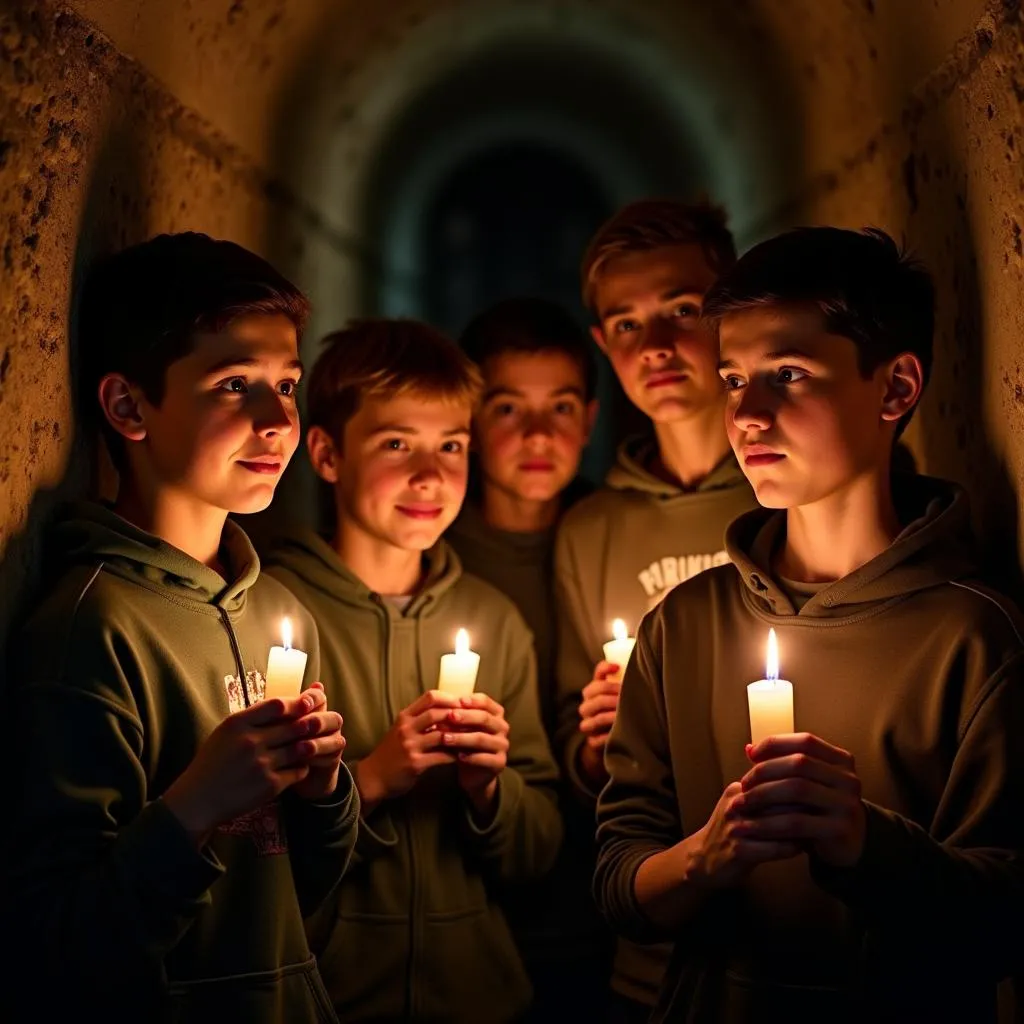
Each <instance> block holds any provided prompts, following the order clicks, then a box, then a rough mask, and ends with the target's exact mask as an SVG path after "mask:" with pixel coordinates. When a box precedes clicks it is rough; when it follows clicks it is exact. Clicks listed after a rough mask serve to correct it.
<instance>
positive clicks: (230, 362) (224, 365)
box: [206, 356, 302, 375]
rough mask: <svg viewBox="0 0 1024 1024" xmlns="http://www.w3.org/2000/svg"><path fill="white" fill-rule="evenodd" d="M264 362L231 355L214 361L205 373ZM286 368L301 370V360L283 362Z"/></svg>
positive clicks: (257, 364)
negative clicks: (216, 361)
mask: <svg viewBox="0 0 1024 1024" xmlns="http://www.w3.org/2000/svg"><path fill="white" fill-rule="evenodd" d="M263 362H266V360H262V359H254V358H253V357H252V356H242V357H237V356H232V357H228V358H227V359H222V360H221V361H220V362H219V363H214V365H213V366H211V367H210V368H209V369H208V370H207V371H206V373H207V375H210V374H214V373H223V372H224V371H225V370H230V369H233V368H234V367H236V366H259V365H260V364H261V363H263ZM285 369H287V370H299V371H301V370H302V360H301V359H292V360H290V361H289V362H288V363H286V364H285Z"/></svg>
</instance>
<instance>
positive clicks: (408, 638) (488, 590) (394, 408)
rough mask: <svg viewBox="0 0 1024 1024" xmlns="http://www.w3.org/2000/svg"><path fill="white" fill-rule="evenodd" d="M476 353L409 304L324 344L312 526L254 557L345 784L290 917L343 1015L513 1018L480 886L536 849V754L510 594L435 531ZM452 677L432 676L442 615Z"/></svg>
mask: <svg viewBox="0 0 1024 1024" xmlns="http://www.w3.org/2000/svg"><path fill="white" fill-rule="evenodd" d="M479 388H480V378H479V374H478V373H477V370H476V368H475V367H474V366H473V364H472V363H471V362H470V360H469V359H468V358H467V357H466V356H465V354H464V353H462V352H461V351H460V350H459V348H458V347H457V346H456V345H455V344H454V342H452V341H450V340H449V339H448V338H446V337H444V336H443V335H440V334H438V333H437V332H436V331H434V330H432V329H431V328H429V327H427V326H426V325H425V324H419V323H416V322H415V321H402V320H397V321H394V320H367V321H360V322H357V323H355V324H352V325H351V326H350V327H348V328H347V329H345V330H343V331H339V332H338V333H337V334H335V335H332V336H330V337H329V338H328V339H327V342H326V346H325V348H324V350H323V352H322V353H321V355H320V358H319V359H318V360H317V363H316V366H315V367H314V368H313V372H312V374H311V376H310V386H309V392H308V396H309V402H308V412H309V418H310V423H311V426H310V429H309V431H308V434H307V444H308V447H309V453H310V457H311V460H312V463H313V468H314V469H315V470H316V472H317V474H318V475H319V476H320V478H321V479H322V480H324V481H325V482H326V483H328V484H329V485H330V486H331V490H332V492H333V497H334V506H335V519H334V522H333V524H332V530H331V533H330V534H329V536H328V538H326V539H325V538H323V537H321V536H319V535H318V534H316V533H313V532H312V531H299V532H298V533H296V534H295V535H294V536H292V537H290V538H288V539H286V540H285V541H283V542H282V543H281V544H280V546H279V547H278V548H277V549H276V550H275V551H274V552H273V553H272V555H271V557H270V558H269V559H268V565H269V566H270V571H272V572H273V573H274V574H275V575H276V576H277V577H278V579H280V580H281V581H282V582H283V583H285V584H286V585H287V586H288V587H289V588H290V589H291V590H292V591H293V592H294V593H295V594H296V595H297V596H298V597H299V598H300V600H301V601H302V602H303V604H304V605H306V607H308V608H309V609H310V611H312V613H313V614H314V616H315V618H316V619H317V624H318V626H319V629H320V648H321V655H322V658H323V664H324V667H325V670H324V675H325V680H326V681H327V685H328V687H330V692H331V695H332V696H334V697H335V699H336V700H337V701H338V702H339V703H340V704H341V705H343V706H344V708H345V713H346V716H347V721H346V730H347V733H348V739H349V752H350V760H349V763H350V764H351V765H352V766H353V768H352V770H353V774H354V775H355V778H356V783H357V785H358V787H359V792H360V796H361V798H362V807H363V818H362V821H361V824H360V839H359V844H358V846H357V849H356V861H355V863H354V864H353V866H352V868H351V870H350V871H349V873H348V875H347V876H346V878H345V880H344V881H343V882H342V883H341V885H340V886H339V887H338V890H337V893H336V896H335V898H334V900H333V901H332V902H331V904H330V905H329V906H327V907H325V908H324V911H323V913H322V915H321V917H320V919H319V920H318V921H315V922H314V923H313V925H312V932H313V934H314V937H315V945H316V947H317V951H318V957H319V961H320V967H321V971H322V972H323V976H324V980H325V982H326V984H327V987H328V989H329V991H330V994H331V998H332V1000H333V1002H334V1005H335V1007H336V1008H337V1010H338V1014H339V1016H340V1017H341V1018H342V1019H343V1020H345V1021H393V1020H414V1021H442V1020H443V1021H447V1022H451V1024H475V1022H477V1021H493V1022H502V1021H510V1022H511V1021H515V1020H518V1019H520V1018H521V1016H522V1014H523V1012H524V1010H525V1009H526V1006H527V1004H528V1003H529V999H530V985H529V981H528V979H527V977H526V974H525V972H524V970H523V965H522V962H521V959H520V956H519V954H518V952H517V950H516V948H515V945H514V943H513V941H512V938H511V935H510V934H509V929H508V925H507V923H506V921H505V918H504V915H503V913H502V910H501V907H500V904H499V902H498V899H497V896H498V894H499V892H500V891H501V890H502V889H503V888H504V887H505V886H508V885H519V884H525V883H528V882H531V881H533V880H536V879H538V878H540V877H541V876H543V875H544V874H545V873H546V872H547V871H548V870H549V869H550V868H551V866H552V864H553V863H554V861H555V858H556V857H557V855H558V848H559V844H560V841H561V833H562V827H561V821H560V819H559V815H558V808H557V803H556V798H555V782H556V779H557V770H556V767H555V764H554V760H553V759H552V756H551V752H550V750H549V747H548V743H547V738H546V737H545V735H544V729H543V726H542V724H541V720H540V715H539V713H538V707H537V681H536V667H535V659H534V654H533V645H532V644H531V642H530V634H529V631H528V630H527V628H526V626H525V624H524V623H523V621H522V618H521V617H520V615H519V614H518V613H517V612H516V609H515V606H514V605H513V604H512V603H511V602H510V601H509V600H508V599H507V598H506V597H504V596H503V595H502V594H500V593H499V592H498V591H496V590H494V589H493V588H492V587H490V586H489V585H488V584H486V583H484V582H483V581H482V580H478V579H475V578H474V577H472V576H470V575H468V574H465V573H463V572H462V567H461V565H460V563H459V560H458V557H457V556H456V555H455V553H454V552H453V551H452V550H451V549H450V548H449V547H448V545H447V544H445V543H444V542H443V541H441V540H440V538H441V534H442V533H443V532H444V530H445V528H446V527H447V526H448V525H450V523H451V522H452V520H453V519H454V518H455V516H456V514H457V513H458V511H459V507H460V505H461V504H462V500H463V496H464V494H465V490H466V478H467V473H468V447H469V434H470V418H471V414H472V409H473V405H474V403H475V401H476V399H477V397H478V395H479ZM462 629H465V630H466V631H467V632H468V639H469V643H470V644H471V646H472V649H473V650H474V651H475V652H477V653H478V655H479V664H478V666H477V670H476V677H475V687H474V689H473V692H472V693H466V692H462V693H457V692H454V691H453V690H452V689H451V687H450V686H449V685H448V684H446V685H445V687H444V689H443V690H442V689H440V688H439V687H440V685H441V683H442V680H441V678H440V676H439V668H440V665H441V658H442V656H443V655H445V654H448V653H451V652H452V650H453V645H454V644H455V643H456V642H457V635H458V632H459V631H460V630H462Z"/></svg>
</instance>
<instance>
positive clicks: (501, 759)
mask: <svg viewBox="0 0 1024 1024" xmlns="http://www.w3.org/2000/svg"><path fill="white" fill-rule="evenodd" d="M458 762H459V764H465V765H470V766H471V767H473V768H486V769H487V771H489V772H493V773H494V774H495V775H497V774H498V773H499V772H501V771H503V770H504V768H505V766H506V764H507V763H508V762H507V761H506V759H505V755H504V754H485V753H475V754H472V753H462V754H459V756H458Z"/></svg>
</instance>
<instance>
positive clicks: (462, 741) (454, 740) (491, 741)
mask: <svg viewBox="0 0 1024 1024" xmlns="http://www.w3.org/2000/svg"><path fill="white" fill-rule="evenodd" d="M444 745H445V747H446V748H449V749H451V748H454V749H456V750H483V751H490V752H492V753H497V752H498V751H503V750H508V740H507V739H505V737H504V736H496V735H494V733H490V732H446V733H444Z"/></svg>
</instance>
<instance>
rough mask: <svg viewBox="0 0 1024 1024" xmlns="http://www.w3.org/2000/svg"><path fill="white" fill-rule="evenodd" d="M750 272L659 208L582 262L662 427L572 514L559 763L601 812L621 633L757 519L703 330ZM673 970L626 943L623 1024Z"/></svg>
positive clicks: (619, 1003)
mask: <svg viewBox="0 0 1024 1024" xmlns="http://www.w3.org/2000/svg"><path fill="white" fill-rule="evenodd" d="M735 261H736V249H735V246H734V244H733V240H732V235H731V234H730V233H729V231H728V229H727V227H726V224H725V215H724V213H723V212H722V211H721V210H720V209H718V208H716V207H713V206H709V205H707V204H697V205H693V206H686V205H683V204H681V203H676V202H667V201H654V200H646V201H642V202H637V203H632V204H630V205H629V206H626V207H624V208H623V209H622V210H620V211H619V212H618V213H617V214H616V215H615V216H614V217H612V219H611V220H610V221H608V223H607V224H605V225H604V226H602V227H601V229H600V230H599V231H598V232H597V234H596V235H595V236H594V239H593V241H592V242H591V244H590V247H589V248H588V250H587V253H586V255H585V256H584V258H583V267H582V276H583V293H584V302H585V303H586V305H587V306H588V307H589V308H590V309H591V311H592V312H593V314H594V317H595V319H596V321H597V324H596V326H594V327H593V328H592V334H593V337H594V340H595V341H596V342H597V345H598V346H599V347H600V348H601V350H602V351H603V352H604V353H605V354H606V355H607V356H608V359H609V360H610V362H611V365H612V368H613V369H614V371H615V373H616V376H617V377H618V378H619V382H620V383H621V385H622V387H623V390H624V391H625V392H626V395H627V396H628V398H629V399H630V401H631V402H632V403H633V404H634V405H635V406H636V407H637V408H638V409H639V410H640V411H641V412H642V413H644V414H645V415H647V416H649V417H650V420H651V425H652V431H651V432H650V433H649V434H643V435H640V436H638V437H633V438H630V439H628V440H627V441H626V442H625V443H624V444H623V445H622V447H621V449H620V450H619V453H618V457H617V460H616V464H615V465H614V466H613V467H612V469H611V472H610V473H609V474H608V478H607V480H606V481H605V486H604V487H603V488H602V489H601V490H599V491H597V492H595V493H594V494H592V495H590V496H589V497H588V498H585V499H584V500H582V501H580V502H579V503H578V504H577V505H575V506H574V507H573V508H572V509H571V510H570V511H569V512H568V513H567V514H566V516H565V518H564V519H563V521H562V525H561V528H560V530H559V535H558V540H557V543H556V548H555V576H556V585H557V593H558V604H557V608H558V626H559V628H558V654H557V684H558V704H557V716H558V735H557V738H558V743H557V747H558V750H559V753H560V755H561V758H562V763H563V767H564V770H565V773H566V776H567V778H568V780H569V782H570V784H571V786H572V788H573V789H574V791H575V793H576V795H577V797H578V798H579V800H581V801H582V803H583V805H584V807H585V808H586V809H587V810H588V811H591V812H592V809H593V807H594V802H595V801H596V799H597V794H598V793H599V792H600V790H601V787H602V786H603V785H604V783H605V782H606V781H607V773H606V772H605V767H604V746H605V743H606V742H607V739H608V732H609V730H610V729H611V726H612V722H613V721H614V720H615V708H616V705H617V704H618V699H619V687H620V685H621V683H620V680H621V678H622V675H621V670H622V669H623V668H624V667H625V666H623V665H619V666H615V665H612V664H610V663H609V662H607V661H605V660H604V656H603V651H602V645H603V643H604V641H606V640H610V639H611V638H612V624H613V621H614V620H615V619H621V620H622V621H623V623H624V625H625V626H626V628H627V629H628V631H629V632H631V633H632V632H634V631H635V630H636V628H637V627H638V626H639V624H640V620H641V618H642V617H643V616H644V615H645V614H646V613H647V611H648V610H649V609H651V608H652V607H654V606H655V605H656V604H657V603H658V601H660V600H661V599H662V597H664V595H665V594H666V593H667V592H668V591H669V590H670V589H671V588H672V587H674V586H675V585H676V584H678V583H680V582H682V581H683V580H685V579H687V578H688V577H689V576H692V575H693V574H695V573H698V572H701V571H703V570H704V569H707V568H709V567H710V566H712V565H720V564H721V563H722V562H724V561H726V560H727V555H726V553H725V550H724V545H723V538H724V535H725V528H726V526H727V525H728V523H729V522H730V521H731V520H732V519H733V518H735V516H737V515H738V514H739V513H740V512H743V511H745V510H747V509H749V508H751V507H752V506H753V505H754V503H755V502H754V496H753V493H752V492H751V490H750V486H749V484H748V483H747V481H746V480H745V479H744V477H743V474H742V473H741V472H740V468H739V466H738V465H737V463H736V459H735V457H734V456H733V454H732V451H731V450H730V448H729V440H728V438H727V437H726V433H725V427H724V424H723V408H724V402H725V395H724V392H723V390H722V383H721V381H720V380H719V378H718V373H717V364H718V346H717V342H716V339H715V337H714V334H713V332H711V331H709V330H708V329H707V328H706V326H705V325H704V324H702V322H701V319H700V313H701V306H702V303H703V299H704V293H705V292H706V291H707V289H708V288H709V287H711V285H712V284H714V282H715V281H716V279H717V278H718V275H719V274H720V273H722V272H723V271H726V270H728V269H729V268H730V267H731V266H732V265H733V263H735ZM667 960H668V950H667V948H656V947H651V946H648V947H642V946H636V945H634V944H632V943H630V942H628V941H627V940H625V939H623V940H620V941H619V944H618V949H617V952H616V956H615V970H614V972H613V975H612V981H611V984H612V990H613V993H614V995H613V1001H614V1005H613V1019H614V1020H616V1021H621V1022H623V1024H630V1022H632V1021H643V1020H646V1019H647V1016H648V1015H649V1013H650V1008H651V1006H652V1005H653V1003H654V1000H655V997H656V996H657V992H658V987H659V985H660V982H661V977H662V974H663V973H664V968H665V964H666V962H667Z"/></svg>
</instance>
